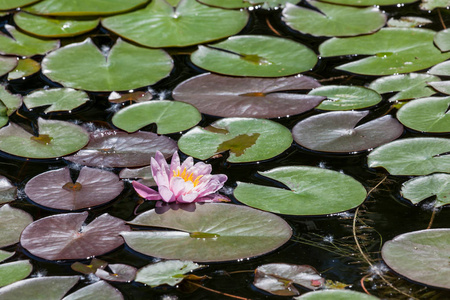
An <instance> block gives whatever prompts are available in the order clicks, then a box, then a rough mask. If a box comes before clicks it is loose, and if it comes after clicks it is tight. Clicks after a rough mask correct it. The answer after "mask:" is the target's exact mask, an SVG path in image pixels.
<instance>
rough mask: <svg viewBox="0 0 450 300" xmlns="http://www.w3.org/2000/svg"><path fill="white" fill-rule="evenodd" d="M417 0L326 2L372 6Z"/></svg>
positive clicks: (328, 0) (336, 0)
mask: <svg viewBox="0 0 450 300" xmlns="http://www.w3.org/2000/svg"><path fill="white" fill-rule="evenodd" d="M416 1H417V0H405V1H401V0H327V1H326V2H329V3H335V4H341V5H350V6H373V5H379V6H384V5H397V4H403V3H404V4H406V3H413V2H416Z"/></svg>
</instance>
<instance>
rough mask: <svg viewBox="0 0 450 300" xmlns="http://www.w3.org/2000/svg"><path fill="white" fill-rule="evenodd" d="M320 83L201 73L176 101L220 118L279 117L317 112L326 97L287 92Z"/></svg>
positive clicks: (179, 92)
mask: <svg viewBox="0 0 450 300" xmlns="http://www.w3.org/2000/svg"><path fill="white" fill-rule="evenodd" d="M319 86H320V84H319V83H318V82H317V81H316V80H315V79H313V78H311V77H308V76H302V75H297V76H290V77H280V78H255V77H247V78H238V77H229V76H220V75H215V74H210V73H208V74H201V75H198V76H195V77H193V78H190V79H188V80H186V81H184V82H182V83H181V84H179V85H178V86H177V87H176V88H175V89H174V91H173V98H174V99H176V100H178V101H182V102H187V103H190V104H192V105H194V106H195V107H196V108H197V109H198V110H199V111H200V112H202V113H204V114H208V115H214V116H220V117H253V118H277V117H285V116H289V115H297V114H301V113H303V112H306V111H308V110H310V109H313V108H314V107H316V106H317V105H319V104H320V102H322V100H324V99H325V97H322V96H314V95H305V94H300V93H291V92H290V93H287V91H298V90H310V89H313V88H316V87H319Z"/></svg>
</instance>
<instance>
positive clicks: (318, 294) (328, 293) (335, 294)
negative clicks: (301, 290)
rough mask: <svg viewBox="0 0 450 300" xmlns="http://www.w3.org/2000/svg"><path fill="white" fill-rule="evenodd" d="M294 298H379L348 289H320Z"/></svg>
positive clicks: (309, 299) (340, 299) (355, 299)
mask: <svg viewBox="0 0 450 300" xmlns="http://www.w3.org/2000/svg"><path fill="white" fill-rule="evenodd" d="M294 299H296V300H379V298H377V297H375V296H372V295H367V294H364V293H360V292H355V291H350V290H322V291H315V292H309V293H305V294H303V295H301V296H300V297H295V298H294Z"/></svg>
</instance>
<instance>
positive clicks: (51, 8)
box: [23, 0, 147, 16]
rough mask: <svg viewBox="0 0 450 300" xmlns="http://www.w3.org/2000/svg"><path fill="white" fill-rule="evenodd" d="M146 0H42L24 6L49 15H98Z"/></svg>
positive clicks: (107, 13) (112, 12)
mask: <svg viewBox="0 0 450 300" xmlns="http://www.w3.org/2000/svg"><path fill="white" fill-rule="evenodd" d="M145 2H147V0H127V1H121V0H109V1H103V0H79V1H71V0H44V1H40V2H38V3H36V4H34V5H31V6H28V7H26V8H24V9H23V10H24V11H27V12H30V13H32V14H35V15H49V16H92V15H94V16H100V15H102V16H103V15H111V14H116V13H119V12H125V11H128V10H132V9H134V8H136V7H138V6H140V5H142V4H144V3H145Z"/></svg>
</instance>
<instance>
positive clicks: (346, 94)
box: [309, 85, 382, 110]
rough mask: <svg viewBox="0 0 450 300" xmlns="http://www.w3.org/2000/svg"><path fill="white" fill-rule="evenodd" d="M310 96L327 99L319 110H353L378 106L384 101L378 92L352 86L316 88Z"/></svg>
mask: <svg viewBox="0 0 450 300" xmlns="http://www.w3.org/2000/svg"><path fill="white" fill-rule="evenodd" d="M309 95H315V96H324V97H327V99H326V100H325V101H323V102H322V103H320V105H319V106H318V107H317V109H322V110H353V109H361V108H367V107H370V106H374V105H377V104H378V103H380V101H381V100H382V98H381V96H380V94H378V93H377V92H376V91H374V90H371V89H368V88H365V87H362V86H351V85H328V86H322V87H319V88H316V89H314V90H312V91H311V92H309Z"/></svg>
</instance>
